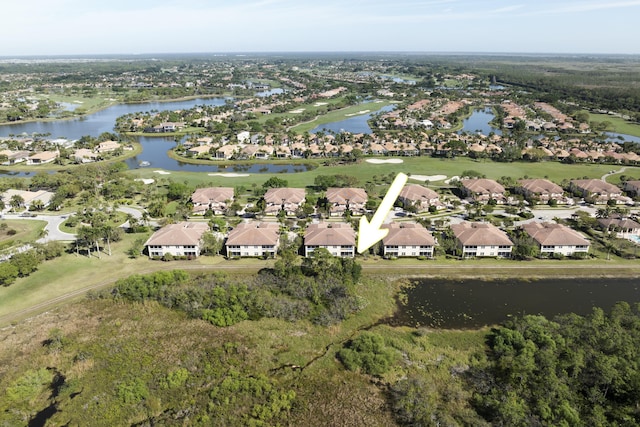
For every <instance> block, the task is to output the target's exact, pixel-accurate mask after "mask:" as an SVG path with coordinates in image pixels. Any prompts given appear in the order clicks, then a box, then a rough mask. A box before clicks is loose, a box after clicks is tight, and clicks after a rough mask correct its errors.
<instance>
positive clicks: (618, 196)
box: [569, 179, 631, 204]
mask: <svg viewBox="0 0 640 427" xmlns="http://www.w3.org/2000/svg"><path fill="white" fill-rule="evenodd" d="M569 188H570V189H571V190H572V191H573V192H574V193H577V194H580V196H581V197H584V198H585V200H586V201H588V202H589V203H595V204H605V203H608V202H609V200H614V201H615V203H616V204H624V203H631V198H629V197H627V196H623V195H622V190H620V188H618V187H617V186H615V185H613V184H609V183H608V182H605V181H603V180H601V179H574V180H571V182H570V183H569Z"/></svg>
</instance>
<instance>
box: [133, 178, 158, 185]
mask: <svg viewBox="0 0 640 427" xmlns="http://www.w3.org/2000/svg"><path fill="white" fill-rule="evenodd" d="M134 181H140V182H142V183H143V184H144V185H149V184H153V183H154V182H156V180H155V179H153V178H137V179H134Z"/></svg>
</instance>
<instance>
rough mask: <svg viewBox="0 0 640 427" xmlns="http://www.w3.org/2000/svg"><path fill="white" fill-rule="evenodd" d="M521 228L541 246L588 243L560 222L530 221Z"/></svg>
mask: <svg viewBox="0 0 640 427" xmlns="http://www.w3.org/2000/svg"><path fill="white" fill-rule="evenodd" d="M522 228H523V229H524V231H526V232H527V234H528V235H529V236H531V237H532V238H533V239H534V240H535V241H536V242H538V243H539V244H540V245H543V246H567V245H575V246H582V245H589V241H588V240H587V239H585V238H584V237H582V235H581V234H580V233H578V232H577V231H575V230H572V229H571V228H569V227H567V226H565V225H562V224H555V223H552V222H545V223H539V222H530V223H528V224H525V225H523V226H522Z"/></svg>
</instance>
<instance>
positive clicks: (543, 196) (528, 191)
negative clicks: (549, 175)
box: [516, 178, 569, 204]
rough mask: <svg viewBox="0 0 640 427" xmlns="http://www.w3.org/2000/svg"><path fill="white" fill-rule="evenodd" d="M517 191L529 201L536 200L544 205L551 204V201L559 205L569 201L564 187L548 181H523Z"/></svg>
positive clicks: (538, 179)
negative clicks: (565, 195)
mask: <svg viewBox="0 0 640 427" xmlns="http://www.w3.org/2000/svg"><path fill="white" fill-rule="evenodd" d="M516 191H518V192H520V193H522V194H523V195H524V196H525V198H527V199H530V200H532V199H536V200H538V202H539V203H543V204H546V203H549V201H550V200H555V201H556V202H558V203H567V202H568V200H569V199H567V198H566V197H564V190H563V189H562V187H560V186H559V185H558V184H554V183H553V182H551V181H549V180H548V179H540V178H537V179H521V180H520V181H519V183H518V186H517V187H516Z"/></svg>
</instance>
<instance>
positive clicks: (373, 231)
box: [358, 173, 409, 253]
mask: <svg viewBox="0 0 640 427" xmlns="http://www.w3.org/2000/svg"><path fill="white" fill-rule="evenodd" d="M408 179H409V177H408V176H407V175H405V174H403V173H399V174H398V175H396V178H395V179H394V180H393V183H392V184H391V187H389V190H387V194H385V196H384V198H383V199H382V202H381V203H380V206H378V209H377V210H376V213H375V214H373V218H371V222H369V221H367V218H365V217H364V216H363V217H362V218H360V229H359V230H358V253H362V252H364V251H366V250H367V249H369V248H370V247H371V246H373V245H375V244H376V243H377V242H379V241H380V240H382V239H384V237H385V236H386V235H387V233H389V230H388V229H386V228H385V229H381V228H380V226H382V222H383V221H384V219H385V218H386V217H387V215H388V214H389V212H391V209H392V208H393V204H394V203H395V201H396V199H397V198H398V196H399V195H400V192H401V191H402V187H404V185H405V184H406V183H407V180H408Z"/></svg>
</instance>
